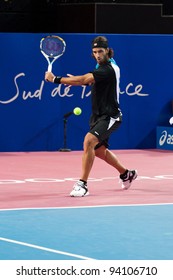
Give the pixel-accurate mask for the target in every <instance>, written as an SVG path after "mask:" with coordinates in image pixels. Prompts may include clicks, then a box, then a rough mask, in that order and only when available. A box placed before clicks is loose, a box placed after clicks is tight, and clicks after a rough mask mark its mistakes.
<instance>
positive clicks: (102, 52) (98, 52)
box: [92, 48, 109, 64]
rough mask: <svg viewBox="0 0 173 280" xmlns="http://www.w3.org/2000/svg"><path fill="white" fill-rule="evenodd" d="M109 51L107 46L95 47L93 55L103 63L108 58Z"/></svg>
mask: <svg viewBox="0 0 173 280" xmlns="http://www.w3.org/2000/svg"><path fill="white" fill-rule="evenodd" d="M108 51H109V49H105V48H93V50H92V52H93V56H94V58H95V59H96V61H97V63H98V64H103V63H105V62H106V61H107V60H108Z"/></svg>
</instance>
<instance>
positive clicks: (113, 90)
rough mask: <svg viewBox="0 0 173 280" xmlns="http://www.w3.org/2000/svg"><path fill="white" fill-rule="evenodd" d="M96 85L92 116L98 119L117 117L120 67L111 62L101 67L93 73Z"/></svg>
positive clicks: (92, 92) (92, 96)
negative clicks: (101, 117)
mask: <svg viewBox="0 0 173 280" xmlns="http://www.w3.org/2000/svg"><path fill="white" fill-rule="evenodd" d="M92 73H93V75H94V79H95V83H94V84H93V85H92V89H91V100H92V114H93V115H97V116H98V117H100V116H102V115H108V116H111V117H114V116H117V114H118V113H119V112H120V109H119V79H120V70H119V67H118V66H117V65H115V64H113V63H111V62H107V63H105V64H103V65H100V66H99V67H98V68H97V69H95V70H94V71H93V72H92Z"/></svg>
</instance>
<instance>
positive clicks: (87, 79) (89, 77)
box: [45, 72, 94, 86]
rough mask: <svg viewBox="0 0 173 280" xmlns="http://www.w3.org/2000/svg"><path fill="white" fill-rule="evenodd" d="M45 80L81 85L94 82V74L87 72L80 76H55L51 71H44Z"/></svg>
mask: <svg viewBox="0 0 173 280" xmlns="http://www.w3.org/2000/svg"><path fill="white" fill-rule="evenodd" d="M45 80H46V81H49V82H52V83H57V84H65V85H72V86H81V85H89V84H92V83H94V76H93V74H92V73H87V74H85V75H81V76H70V77H60V76H55V75H54V74H53V73H52V72H46V73H45Z"/></svg>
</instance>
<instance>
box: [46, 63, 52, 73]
mask: <svg viewBox="0 0 173 280" xmlns="http://www.w3.org/2000/svg"><path fill="white" fill-rule="evenodd" d="M47 71H48V72H52V65H51V64H49V66H48V69H47Z"/></svg>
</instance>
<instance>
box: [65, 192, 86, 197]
mask: <svg viewBox="0 0 173 280" xmlns="http://www.w3.org/2000/svg"><path fill="white" fill-rule="evenodd" d="M87 195H89V192H87V193H85V194H84V195H71V194H70V196H71V197H84V196H87Z"/></svg>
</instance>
